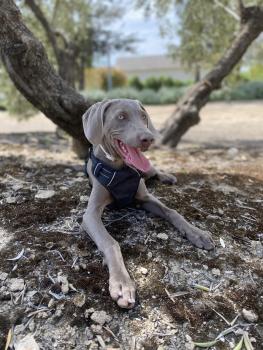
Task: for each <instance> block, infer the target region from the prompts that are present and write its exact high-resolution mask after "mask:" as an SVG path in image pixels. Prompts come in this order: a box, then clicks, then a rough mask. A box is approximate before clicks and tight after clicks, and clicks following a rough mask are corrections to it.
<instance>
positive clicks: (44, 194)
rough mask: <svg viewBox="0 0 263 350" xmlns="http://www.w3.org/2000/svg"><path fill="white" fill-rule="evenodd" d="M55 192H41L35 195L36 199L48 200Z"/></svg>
mask: <svg viewBox="0 0 263 350" xmlns="http://www.w3.org/2000/svg"><path fill="white" fill-rule="evenodd" d="M55 193H56V192H55V191H53V190H39V191H38V192H37V194H36V195H35V198H36V199H48V198H51V197H53V196H54V195H55Z"/></svg>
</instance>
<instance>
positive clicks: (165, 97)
mask: <svg viewBox="0 0 263 350" xmlns="http://www.w3.org/2000/svg"><path fill="white" fill-rule="evenodd" d="M184 91H185V89H184V88H167V87H162V88H161V89H160V90H159V92H158V94H159V99H160V103H161V104H169V103H176V102H177V101H178V100H179V98H180V97H181V96H182V95H183V93H184Z"/></svg>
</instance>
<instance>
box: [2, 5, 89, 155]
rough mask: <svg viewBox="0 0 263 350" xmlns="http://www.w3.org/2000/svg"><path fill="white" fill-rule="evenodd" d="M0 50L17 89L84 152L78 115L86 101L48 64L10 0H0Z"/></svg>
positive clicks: (84, 139) (83, 110)
mask: <svg viewBox="0 0 263 350" xmlns="http://www.w3.org/2000/svg"><path fill="white" fill-rule="evenodd" d="M0 23H1V26H0V53H1V58H2V61H3V63H4V66H5V68H6V70H7V72H8V74H9V76H10V78H11V79H12V81H13V82H14V84H15V86H16V87H17V89H18V90H19V91H20V92H21V93H22V95H24V96H25V97H26V98H27V99H28V100H29V101H30V102H31V103H32V104H33V105H34V106H35V107H36V108H37V109H39V110H40V111H41V112H43V113H44V114H45V115H46V116H47V117H48V118H49V119H50V120H52V121H53V122H54V123H55V124H56V125H58V126H59V127H61V128H62V129H63V130H65V131H66V132H67V133H68V134H69V135H71V136H72V137H73V138H74V139H76V140H78V143H80V144H81V145H82V150H83V149H85V150H86V152H87V151H88V148H89V143H88V141H87V140H86V138H85V136H84V132H83V128H82V120H81V116H82V115H83V114H84V112H85V111H86V110H87V108H88V107H90V105H91V104H90V102H88V101H85V99H84V97H83V96H81V95H80V94H78V93H77V92H76V91H75V90H74V89H73V88H71V87H70V86H69V85H68V84H67V83H66V82H65V81H64V80H63V79H61V77H60V76H59V75H58V74H56V72H55V71H54V69H53V68H52V66H51V65H50V63H49V61H48V58H47V55H46V52H45V49H44V47H43V45H42V44H41V43H40V42H39V41H38V40H37V39H36V38H35V37H34V35H33V34H32V33H31V32H30V31H29V29H28V28H27V27H26V26H25V25H24V23H23V21H22V18H21V13H20V11H19V9H18V8H17V6H16V5H15V3H14V1H12V0H2V1H0Z"/></svg>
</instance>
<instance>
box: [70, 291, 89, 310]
mask: <svg viewBox="0 0 263 350" xmlns="http://www.w3.org/2000/svg"><path fill="white" fill-rule="evenodd" d="M85 302H86V296H85V294H81V293H78V294H76V295H75V296H74V298H73V304H74V305H75V306H77V307H82V306H83V305H84V304H85Z"/></svg>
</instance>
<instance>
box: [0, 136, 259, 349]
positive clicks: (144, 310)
mask: <svg viewBox="0 0 263 350" xmlns="http://www.w3.org/2000/svg"><path fill="white" fill-rule="evenodd" d="M149 157H150V158H151V160H152V162H153V163H154V164H156V165H157V166H159V168H163V169H164V170H166V171H167V170H169V171H170V172H172V173H175V174H176V176H177V178H178V184H177V185H176V186H167V185H162V184H159V183H157V182H155V181H151V182H150V183H149V189H150V191H151V192H152V193H154V194H155V195H156V196H157V197H158V198H159V199H160V200H162V201H163V202H164V203H165V204H166V205H168V206H170V207H171V208H175V209H177V210H178V211H179V212H180V213H181V214H182V215H184V216H185V217H186V218H187V219H188V220H189V221H190V222H192V223H193V224H195V225H197V226H198V227H200V228H202V229H206V230H209V231H210V232H212V235H213V238H214V241H215V243H216V248H215V250H214V251H212V252H206V251H203V250H200V249H197V248H195V247H193V246H192V245H191V244H190V243H189V242H188V241H186V240H185V239H183V238H182V237H181V236H180V235H179V234H178V232H176V231H175V230H174V229H173V228H172V227H171V225H170V224H168V223H167V222H165V221H163V220H162V219H160V218H157V217H153V216H151V215H149V214H147V213H145V212H144V211H142V210H136V209H132V208H131V209H125V210H121V211H106V212H105V214H104V216H103V221H104V223H105V225H106V226H107V229H108V230H109V232H110V233H111V234H112V235H113V236H114V238H115V239H117V240H118V241H119V243H120V245H121V249H122V252H123V255H124V259H125V262H126V265H127V268H128V270H129V272H130V273H131V275H132V277H133V278H134V279H135V281H136V285H137V291H138V292H137V299H138V302H137V304H136V306H135V308H134V309H132V310H129V311H127V310H121V309H119V308H118V307H117V306H116V305H115V303H114V302H113V301H112V300H111V299H110V297H109V292H108V273H107V269H106V268H105V267H104V266H103V264H102V256H101V254H100V253H99V252H98V251H97V249H96V247H95V245H94V244H93V243H92V242H91V240H90V239H89V237H88V236H87V235H86V234H85V233H83V232H79V225H80V222H81V217H82V215H83V212H84V210H85V207H86V205H87V199H88V198H86V197H84V196H89V193H90V189H89V185H88V180H87V179H86V177H85V176H84V175H83V164H82V162H81V161H80V160H78V159H76V158H75V157H74V155H73V154H72V153H71V151H70V148H69V144H68V141H67V140H59V139H57V138H56V136H55V134H53V133H44V132H43V133H27V134H23V133H21V134H19V135H18V134H16V135H5V136H1V143H0V165H1V166H0V190H1V193H0V222H1V223H0V235H1V246H0V248H1V260H0V300H1V303H0V348H1V349H2V348H4V346H5V343H6V339H7V334H8V331H9V330H10V329H12V332H13V334H14V339H15V340H14V341H18V340H19V339H20V338H22V337H23V336H25V335H26V334H28V333H34V337H35V340H36V341H37V343H38V344H39V346H40V348H41V349H45V350H51V349H59V350H64V349H65V350H69V349H78V350H82V349H103V348H104V349H105V348H107V349H125V350H126V349H133V350H136V349H137V350H138V349H145V350H146V349H151V350H155V349H158V350H168V349H169V350H170V349H178V350H180V349H182V350H185V349H186V350H190V349H193V343H192V341H197V342H205V341H211V340H213V339H215V337H216V336H217V335H218V334H219V333H220V332H222V331H224V330H225V329H227V328H229V327H230V326H229V325H228V324H227V323H226V321H225V320H224V319H223V317H224V318H226V319H227V320H228V321H229V322H231V321H232V320H233V319H234V318H235V317H236V316H237V315H239V318H238V320H237V321H236V323H235V325H236V328H235V329H234V331H235V332H232V333H229V334H228V335H226V336H225V337H221V338H220V341H219V342H218V343H217V344H216V345H214V346H213V347H211V349H230V348H234V345H235V344H237V342H238V341H239V339H240V338H241V331H244V330H247V332H248V334H249V337H250V340H251V341H252V344H253V346H254V349H256V350H260V349H262V346H263V294H262V292H263V284H262V277H263V265H262V258H263V246H262V242H263V224H262V202H263V201H262V192H263V186H262V180H263V178H262V177H263V176H262V174H263V169H262V168H263V162H262V150H261V149H259V148H256V149H251V148H243V149H237V148H230V149H228V148H226V149H224V148H217V149H214V148H208V147H205V148H202V149H200V148H195V147H192V148H190V147H187V148H182V149H181V150H179V151H176V152H171V151H170V150H168V149H165V148H163V149H154V150H152V151H150V152H149ZM41 189H42V190H54V191H55V194H54V196H52V197H51V198H48V199H36V198H35V195H36V193H37V192H38V191H39V190H41ZM10 198H11V199H10ZM160 233H165V234H166V235H167V236H168V239H160V238H158V234H160ZM22 250H24V251H23V255H22V257H20V258H18V259H17V260H10V259H12V258H15V257H17V255H18V254H19V253H20V252H21V251H22ZM8 259H9V260H8ZM142 267H143V268H145V269H147V272H146V274H145V270H144V273H142V270H141V268H142ZM5 274H6V275H5ZM61 276H63V278H64V282H63V280H61ZM13 279H23V281H24V283H25V286H24V288H23V289H22V290H20V291H12V290H11V288H10V283H11V282H12V281H14V280H13ZM65 279H66V282H65ZM67 281H68V283H69V285H70V286H69V289H68V290H65V286H66V287H67ZM198 285H201V286H203V287H207V288H208V291H205V290H203V287H201V289H200V287H198ZM63 288H64V289H63ZM66 289H67V288H66ZM179 292H182V293H179ZM183 292H185V293H184V294H183ZM78 298H80V299H81V298H82V301H83V302H80V303H79V302H77V299H78ZM91 308H93V309H94V310H89V309H91ZM243 309H247V310H251V311H252V312H253V313H254V314H256V316H258V320H257V321H255V322H252V323H251V322H250V323H249V322H248V321H247V320H245V319H244V318H243V317H242V315H241V313H242V310H243ZM87 310H88V311H87ZM94 311H105V312H106V313H107V315H108V316H111V320H110V321H109V320H107V321H106V323H105V324H104V325H103V326H101V325H96V324H95V323H94V321H93V320H92V317H91V315H92V313H93V312H94ZM220 315H221V316H220ZM222 316H223V317H222ZM104 343H105V346H104Z"/></svg>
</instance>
